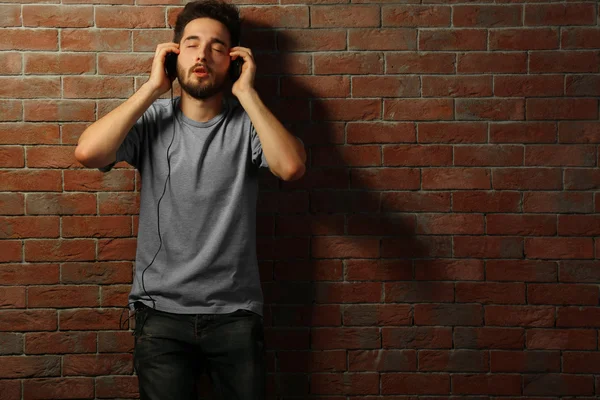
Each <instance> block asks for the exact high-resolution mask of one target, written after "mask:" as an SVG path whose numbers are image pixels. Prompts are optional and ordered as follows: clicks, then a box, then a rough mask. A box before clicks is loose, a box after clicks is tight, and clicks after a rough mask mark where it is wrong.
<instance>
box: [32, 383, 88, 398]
mask: <svg viewBox="0 0 600 400" xmlns="http://www.w3.org/2000/svg"><path fill="white" fill-rule="evenodd" d="M23 398H24V399H25V400H42V399H64V398H78V399H93V398H94V379H93V378H53V379H29V380H25V381H24V382H23Z"/></svg>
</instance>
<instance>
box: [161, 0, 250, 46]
mask: <svg viewBox="0 0 600 400" xmlns="http://www.w3.org/2000/svg"><path fill="white" fill-rule="evenodd" d="M196 18H211V19H214V20H217V21H219V22H220V23H222V24H223V25H225V27H226V28H227V30H228V31H229V36H230V37H231V46H232V47H233V46H237V45H238V44H239V42H240V31H241V25H242V24H241V18H240V12H239V10H238V8H237V7H236V6H235V5H233V4H230V3H226V2H224V1H222V0H197V1H192V2H189V3H187V4H186V5H185V7H184V8H183V10H182V11H181V13H179V15H178V16H177V21H176V22H175V32H174V35H173V42H175V43H179V42H180V41H181V39H182V36H183V31H184V30H185V27H186V25H187V24H188V23H190V22H191V21H193V20H195V19H196Z"/></svg>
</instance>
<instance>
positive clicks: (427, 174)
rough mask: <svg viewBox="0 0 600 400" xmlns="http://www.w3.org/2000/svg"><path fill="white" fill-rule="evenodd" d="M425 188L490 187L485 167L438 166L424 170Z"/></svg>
mask: <svg viewBox="0 0 600 400" xmlns="http://www.w3.org/2000/svg"><path fill="white" fill-rule="evenodd" d="M422 188H423V189H490V188H491V175H490V172H489V170H487V169H485V168H436V169H435V170H433V169H431V170H429V169H424V170H423V184H422Z"/></svg>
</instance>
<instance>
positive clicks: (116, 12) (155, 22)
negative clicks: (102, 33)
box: [95, 5, 165, 28]
mask: <svg viewBox="0 0 600 400" xmlns="http://www.w3.org/2000/svg"><path fill="white" fill-rule="evenodd" d="M95 22H96V27H98V28H164V27H165V9H164V7H134V6H115V5H111V6H96V7H95Z"/></svg>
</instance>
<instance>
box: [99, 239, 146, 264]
mask: <svg viewBox="0 0 600 400" xmlns="http://www.w3.org/2000/svg"><path fill="white" fill-rule="evenodd" d="M136 247H137V241H136V239H135V238H124V239H102V240H98V260H135V252H136Z"/></svg>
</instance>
